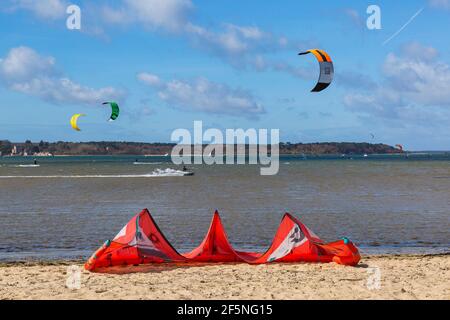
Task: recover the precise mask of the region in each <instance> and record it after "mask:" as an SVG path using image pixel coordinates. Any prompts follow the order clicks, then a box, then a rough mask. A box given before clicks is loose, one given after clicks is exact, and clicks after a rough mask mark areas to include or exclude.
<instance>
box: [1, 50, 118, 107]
mask: <svg viewBox="0 0 450 320" xmlns="http://www.w3.org/2000/svg"><path fill="white" fill-rule="evenodd" d="M0 82H1V83H2V84H3V85H4V86H6V87H7V88H9V89H11V90H14V91H17V92H21V93H24V94H27V95H31V96H35V97H39V98H41V99H43V100H45V101H47V102H51V103H55V104H62V103H83V104H96V103H99V102H102V101H104V100H110V99H118V98H120V97H122V96H123V95H124V93H123V92H122V91H121V90H117V89H114V88H112V87H105V88H100V89H93V88H90V87H87V86H83V85H81V84H78V83H76V82H74V81H73V80H71V79H69V78H67V77H64V76H62V75H61V72H59V71H58V70H57V68H56V61H55V59H54V58H53V57H46V56H42V55H39V54H38V53H37V52H36V51H34V50H33V49H31V48H28V47H17V48H12V49H11V50H10V51H9V53H8V54H7V55H6V57H5V58H4V59H0Z"/></svg>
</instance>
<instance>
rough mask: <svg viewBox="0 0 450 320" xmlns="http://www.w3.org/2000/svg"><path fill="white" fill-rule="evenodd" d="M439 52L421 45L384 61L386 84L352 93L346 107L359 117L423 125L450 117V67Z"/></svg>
mask: <svg viewBox="0 0 450 320" xmlns="http://www.w3.org/2000/svg"><path fill="white" fill-rule="evenodd" d="M437 56H438V52H437V50H436V49H434V48H431V47H425V46H422V45H420V44H418V43H410V44H408V45H406V46H404V47H403V48H402V50H401V54H400V55H398V54H395V53H389V54H388V55H387V57H386V59H385V62H384V65H383V68H382V72H383V73H382V75H383V81H382V82H381V83H380V84H379V85H378V86H377V87H375V89H374V90H373V91H367V92H366V93H351V94H347V95H346V96H345V97H344V105H346V106H347V107H348V108H349V109H350V110H352V111H354V112H358V113H365V114H369V115H375V116H378V117H381V118H390V119H400V120H406V121H417V122H420V121H422V120H423V119H424V117H427V119H431V117H432V116H431V115H432V114H434V115H435V116H436V115H439V117H440V118H443V114H447V118H448V115H450V91H449V90H448V85H449V83H450V66H449V65H448V64H446V63H444V62H441V61H438V60H437V59H436V57H437Z"/></svg>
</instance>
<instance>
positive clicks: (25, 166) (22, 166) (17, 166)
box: [10, 164, 40, 168]
mask: <svg viewBox="0 0 450 320" xmlns="http://www.w3.org/2000/svg"><path fill="white" fill-rule="evenodd" d="M10 167H13V168H37V167H40V165H39V164H19V165H12V166H10Z"/></svg>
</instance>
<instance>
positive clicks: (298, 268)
mask: <svg viewBox="0 0 450 320" xmlns="http://www.w3.org/2000/svg"><path fill="white" fill-rule="evenodd" d="M82 263H84V261H80V260H65V261H57V262H42V261H41V262H14V263H0V299H26V300H40V299H49V298H51V299H74V300H77V299H96V300H102V299H114V300H117V299H154V300H158V299H169V300H174V299H219V300H229V299H249V300H252V299H264V300H272V299H289V300H293V299H314V300H317V299H333V300H334V299H442V300H450V253H446V254H421V255H408V254H407V255H369V256H363V257H362V259H361V261H360V263H359V264H358V266H357V267H348V266H342V265H338V264H335V263H324V264H319V263H272V264H263V265H248V264H244V263H224V264H208V263H202V264H195V265H187V264H158V265H156V264H153V265H140V266H134V267H116V268H112V269H108V273H91V272H87V271H85V270H84V269H83V268H82V266H83V264H82ZM71 268H72V269H71ZM73 268H75V270H76V271H77V272H78V271H79V273H78V275H79V279H80V283H79V285H80V287H79V288H72V289H69V288H68V287H67V283H68V282H67V281H68V276H69V275H70V274H71V272H73ZM71 270H72V271H71ZM69 283H70V282H69Z"/></svg>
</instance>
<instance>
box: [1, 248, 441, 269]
mask: <svg viewBox="0 0 450 320" xmlns="http://www.w3.org/2000/svg"><path fill="white" fill-rule="evenodd" d="M447 256H448V257H449V258H450V250H449V251H448V252H442V253H395V254H389V253H379V254H378V253H371V254H361V257H362V258H364V259H372V258H388V259H395V258H404V259H408V258H412V259H413V258H427V257H447ZM362 258H361V260H362ZM87 259H88V258H79V259H78V258H73V259H72V258H71V259H54V260H52V259H34V258H32V259H23V260H20V259H19V260H11V261H0V268H5V267H16V266H23V267H30V266H67V265H73V264H77V265H80V264H84V263H85V262H86V261H87ZM171 264H174V263H161V264H154V265H160V266H168V267H170V265H171ZM179 264H181V265H183V263H179ZM199 264H200V263H199ZM201 264H204V265H215V264H221V265H227V264H238V265H239V264H244V265H245V264H246V263H244V262H242V263H201ZM274 264H283V263H276V262H275V263H274ZM286 264H296V263H286ZM298 264H303V263H298ZM313 264H314V263H313Z"/></svg>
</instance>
